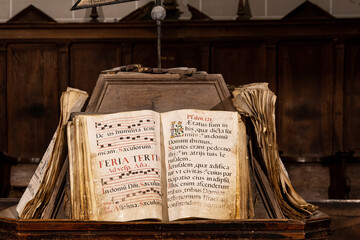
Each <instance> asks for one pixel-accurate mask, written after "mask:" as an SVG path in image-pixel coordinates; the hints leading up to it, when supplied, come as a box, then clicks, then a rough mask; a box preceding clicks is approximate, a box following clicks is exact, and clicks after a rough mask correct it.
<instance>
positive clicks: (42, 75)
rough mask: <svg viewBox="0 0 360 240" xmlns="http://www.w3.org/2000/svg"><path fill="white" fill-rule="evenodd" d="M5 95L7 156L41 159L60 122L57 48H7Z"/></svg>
mask: <svg viewBox="0 0 360 240" xmlns="http://www.w3.org/2000/svg"><path fill="white" fill-rule="evenodd" d="M7 96H8V98H7V100H8V103H7V106H8V144H9V147H8V154H9V155H12V156H21V157H40V156H41V154H42V153H44V151H45V149H46V147H47V145H48V143H49V141H50V139H51V137H52V135H53V133H54V132H55V129H56V124H57V122H58V119H59V98H60V96H59V81H58V49H57V47H56V45H52V44H10V45H9V46H8V65H7Z"/></svg>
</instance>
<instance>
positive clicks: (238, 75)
mask: <svg viewBox="0 0 360 240" xmlns="http://www.w3.org/2000/svg"><path fill="white" fill-rule="evenodd" d="M265 61H266V60H265V48H264V45H263V44H262V43H261V42H256V41H253V42H228V43H217V44H214V45H213V47H212V54H211V72H212V73H221V74H222V75H223V77H224V79H225V82H226V83H227V84H232V85H235V86H239V85H243V84H246V83H252V82H261V81H265Z"/></svg>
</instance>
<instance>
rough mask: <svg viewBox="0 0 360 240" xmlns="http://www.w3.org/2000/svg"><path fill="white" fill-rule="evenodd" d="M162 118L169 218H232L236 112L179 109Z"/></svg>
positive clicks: (164, 114) (235, 170) (236, 135)
mask: <svg viewBox="0 0 360 240" xmlns="http://www.w3.org/2000/svg"><path fill="white" fill-rule="evenodd" d="M161 120H162V125H163V135H164V147H165V161H166V170H167V188H168V189H167V200H168V202H167V203H168V211H169V220H170V221H172V220H176V219H181V218H191V217H196V218H210V219H235V216H236V209H237V207H236V206H237V205H238V204H237V203H236V192H237V191H236V189H237V184H238V181H237V180H238V178H237V176H236V174H237V167H238V165H237V156H238V148H237V137H238V115H237V113H235V112H224V111H203V110H179V111H172V112H168V113H163V114H162V115H161Z"/></svg>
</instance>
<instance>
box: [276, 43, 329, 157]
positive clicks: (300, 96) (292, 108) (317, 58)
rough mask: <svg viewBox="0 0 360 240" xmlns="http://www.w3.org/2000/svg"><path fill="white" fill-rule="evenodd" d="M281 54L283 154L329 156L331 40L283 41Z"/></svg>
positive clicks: (279, 138)
mask: <svg viewBox="0 0 360 240" xmlns="http://www.w3.org/2000/svg"><path fill="white" fill-rule="evenodd" d="M278 57H279V62H278V72H279V82H278V97H279V98H278V99H279V100H278V104H279V108H278V109H279V114H278V118H279V121H280V124H279V129H278V143H279V149H280V150H282V151H284V155H295V156H319V155H320V156H322V155H330V154H331V153H332V149H331V143H332V142H331V131H332V128H331V127H332V92H333V91H332V89H333V66H334V65H333V63H334V62H333V45H332V42H329V41H284V42H281V43H279V54H278Z"/></svg>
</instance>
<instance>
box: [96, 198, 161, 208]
mask: <svg viewBox="0 0 360 240" xmlns="http://www.w3.org/2000/svg"><path fill="white" fill-rule="evenodd" d="M144 197H146V198H145V199H144V198H142V200H140V201H135V202H134V203H137V202H141V201H151V200H159V202H161V203H162V199H161V197H160V196H159V195H158V197H156V198H149V197H148V196H144ZM134 200H136V199H134ZM122 203H123V202H121V204H122ZM102 204H103V205H104V206H108V205H115V203H114V202H103V203H102ZM118 204H120V202H119V203H118Z"/></svg>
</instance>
